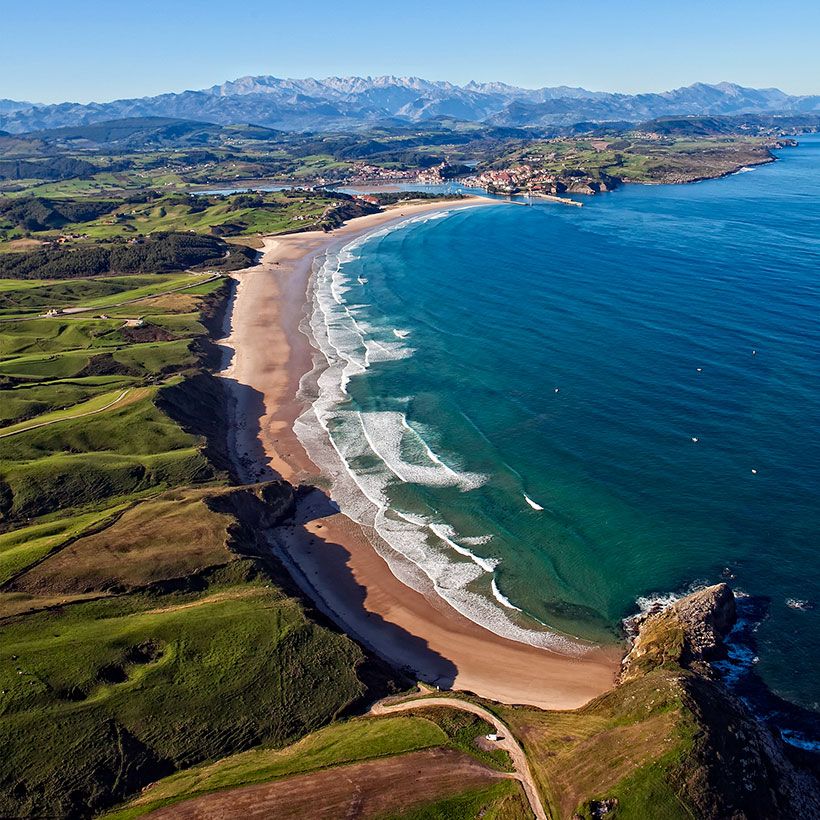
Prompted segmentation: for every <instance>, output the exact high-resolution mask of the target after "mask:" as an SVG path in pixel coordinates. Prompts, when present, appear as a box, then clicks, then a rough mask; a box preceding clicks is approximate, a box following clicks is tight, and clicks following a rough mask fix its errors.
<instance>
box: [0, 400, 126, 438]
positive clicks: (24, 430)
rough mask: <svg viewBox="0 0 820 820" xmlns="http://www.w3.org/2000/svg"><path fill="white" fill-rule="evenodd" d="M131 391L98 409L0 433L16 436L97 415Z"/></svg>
mask: <svg viewBox="0 0 820 820" xmlns="http://www.w3.org/2000/svg"><path fill="white" fill-rule="evenodd" d="M130 392H131V388H128V389H127V390H123V391H122V393H120V395H119V396H117V398H116V399H114V401H112V402H109V403H108V404H106V405H105V407H100V408H98V409H97V410H89V411H88V412H87V413H77V415H76V416H61V417H60V418H58V419H52V420H51V421H41V422H40V423H39V424H30V425H29V426H28V427H21V428H20V429H19V430H11V431H9V432H8V433H0V438H6V437H7V436H16V435H17V434H18V433H28V432H29V431H31V430H36V429H38V428H39V427H48V426H49V425H51V424H59V423H60V422H62V421H73V420H74V419H81V418H84V417H85V416H96V415H97V413H104V412H105V411H106V410H110V409H111V408H112V407H114V405H116V404H119V403H120V402H121V401H122V400H123V399H124V398H125V397H126V396H127V395H128V394H129V393H130Z"/></svg>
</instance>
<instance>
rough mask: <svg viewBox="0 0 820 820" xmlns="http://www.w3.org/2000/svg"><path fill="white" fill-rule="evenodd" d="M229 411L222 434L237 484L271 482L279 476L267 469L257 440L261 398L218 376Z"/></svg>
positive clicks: (266, 459)
mask: <svg viewBox="0 0 820 820" xmlns="http://www.w3.org/2000/svg"><path fill="white" fill-rule="evenodd" d="M218 378H219V380H220V381H221V382H222V386H223V389H224V390H225V395H226V397H227V400H228V401H229V402H231V403H232V405H233V407H232V411H231V413H230V416H231V417H230V419H229V422H228V425H229V426H228V429H227V430H226V431H225V435H226V437H227V438H228V447H229V449H230V450H231V451H232V452H233V453H234V461H235V464H234V469H233V472H234V473H235V474H236V475H235V477H236V478H237V480H238V483H240V484H244V483H251V484H252V483H254V482H257V481H274V480H275V479H279V478H281V477H282V476H280V475H279V473H278V472H277V471H276V470H274V469H273V468H272V467H271V466H270V458H269V457H268V455H267V453H266V452H265V448H264V446H263V445H262V441H261V439H260V435H259V434H260V432H261V420H262V418H263V417H264V415H265V401H264V395H263V394H262V393H261V392H260V391H259V390H255V389H254V388H253V387H250V386H249V385H247V384H242V383H241V382H238V381H237V380H236V379H233V378H230V377H228V376H219V377H218Z"/></svg>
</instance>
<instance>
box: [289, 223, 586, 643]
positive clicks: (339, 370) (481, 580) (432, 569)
mask: <svg viewBox="0 0 820 820" xmlns="http://www.w3.org/2000/svg"><path fill="white" fill-rule="evenodd" d="M445 215H446V214H441V215H437V216H435V217H433V216H431V215H426V216H425V217H424V218H423V219H417V220H414V221H427V220H428V219H430V218H443V216H445ZM408 222H409V221H408ZM404 224H407V223H402V225H404ZM395 229H396V228H395V227H393V228H391V229H390V230H395ZM387 232H389V231H388V230H384V231H381V232H379V233H381V235H384V234H386V233H387ZM373 236H374V235H372V234H371V235H369V236H368V237H363V238H361V239H359V240H356V242H355V243H351V244H350V245H349V246H347V247H346V248H343V249H342V250H341V251H339V252H338V253H336V254H330V253H329V254H327V256H326V257H325V259H323V260H321V262H320V263H318V262H317V264H316V265H315V266H314V276H313V278H312V280H311V291H310V294H311V301H312V305H313V310H312V313H311V315H310V317H309V318H308V319H307V320H306V321H305V322H303V323H302V325H301V326H300V327H301V328H302V330H303V331H304V332H305V333H306V334H307V335H308V337H309V338H310V340H311V343H312V344H313V346H314V347H315V348H316V349H317V351H318V354H319V355H318V356H316V357H314V364H315V366H314V369H313V370H312V371H311V373H309V374H306V375H305V376H304V377H303V379H302V382H301V385H300V395H301V397H302V398H304V399H305V400H307V401H308V402H309V406H308V407H307V409H306V410H305V411H304V412H303V413H302V415H301V416H300V417H299V418H298V419H297V421H296V422H295V424H294V431H295V432H296V434H297V436H298V437H299V439H300V441H301V442H302V443H303V445H304V447H305V449H306V451H307V453H308V455H309V456H310V458H311V459H312V460H313V461H314V462H315V463H316V464H317V465H319V466H320V468H321V469H322V471H323V473H324V474H325V475H327V476H328V477H329V478H330V480H331V485H332V491H331V494H332V497H333V499H334V500H335V501H336V503H337V504H338V505H339V507H340V508H341V509H342V510H343V512H344V513H345V514H346V515H347V516H348V517H350V518H351V519H352V520H354V521H357V522H358V523H359V524H361V525H362V527H363V532H364V533H365V534H366V535H367V536H368V538H370V540H371V542H372V543H373V546H374V548H375V549H376V551H377V552H378V553H379V554H380V555H381V556H382V557H383V558H384V559H385V561H386V562H387V564H388V566H389V567H390V569H391V571H392V572H393V574H394V575H395V576H396V577H397V578H398V579H399V580H400V581H402V582H403V583H405V584H406V585H408V586H410V587H412V588H413V589H416V590H418V591H419V592H422V593H423V594H429V592H430V590H431V588H432V591H433V592H435V593H436V594H437V595H438V596H440V597H441V598H442V599H443V600H445V601H446V602H447V603H449V604H450V606H452V607H453V608H454V609H455V610H456V611H457V612H460V613H461V614H462V615H464V616H465V617H467V618H468V619H470V620H471V621H473V622H474V623H476V624H479V625H481V626H483V627H484V628H486V629H489V630H490V631H492V632H495V633H496V634H498V635H502V636H504V637H506V638H508V639H510V640H514V641H518V642H521V643H525V644H530V645H532V646H536V647H541V648H545V649H549V650H551V651H555V652H559V653H562V654H566V655H570V656H579V655H582V654H584V653H585V652H586V651H587V649H588V647H587V645H585V644H583V643H580V642H577V641H575V640H572V639H571V638H569V637H567V636H564V635H561V634H558V633H555V632H552V631H549V630H548V629H547V628H545V629H543V630H542V629H537V628H528V627H526V626H523V625H522V624H521V623H519V622H518V621H516V620H513V619H512V618H511V617H510V615H509V614H508V612H509V610H510V609H511V608H512V609H517V608H516V607H514V605H511V606H507V605H506V604H503V605H502V606H499V603H501V601H500V600H499V599H498V598H497V597H496V596H495V591H494V590H493V588H492V579H491V583H490V584H487V575H488V574H489V573H492V571H493V569H494V568H495V566H496V564H495V561H494V559H489V558H482V557H481V556H479V555H476V554H475V553H473V552H472V551H471V550H468V549H467V547H466V546H464V544H467V543H470V544H471V545H472V546H476V545H479V544H482V543H486V542H487V540H488V537H487V536H478V537H473V538H472V540H470V539H467V538H463V539H462V538H460V539H458V541H456V540H455V539H454V538H453V537H452V536H453V535H454V533H450V532H449V531H447V530H440V531H439V532H438V533H436V530H435V529H433V526H435V525H434V523H433V522H430V521H427V520H426V519H425V518H424V517H422V516H418V515H412V514H409V513H403V512H399V511H397V510H395V509H393V508H391V506H390V500H389V494H390V486H391V485H392V484H394V483H395V481H396V480H399V481H403V482H408V481H412V482H420V483H425V484H428V485H433V486H456V487H459V488H460V489H461V490H463V491H468V490H471V489H475V488H476V487H478V486H480V485H481V484H482V483H484V481H485V480H486V476H483V475H480V474H477V473H471V472H467V471H458V470H455V469H453V467H451V466H450V465H448V464H446V463H445V461H444V460H443V459H442V458H441V457H440V456H439V455H438V454H436V453H435V452H434V451H433V449H432V448H431V447H430V446H429V445H428V444H427V442H426V440H425V439H424V437H423V436H422V435H421V434H420V433H419V431H418V430H416V429H414V428H413V427H412V426H411V425H410V424H409V423H408V421H407V418H406V416H405V415H404V414H403V413H400V412H397V411H373V412H360V411H355V410H353V409H352V407H351V402H350V399H349V397H348V395H347V385H348V383H349V380H350V378H351V377H352V376H353V375H355V374H357V373H362V372H364V371H366V370H367V368H368V367H369V366H370V364H371V362H373V361H375V360H376V359H377V358H381V357H382V356H389V357H391V358H398V357H401V356H405V355H409V353H408V351H407V348H404V347H403V346H402V345H401V343H400V342H396V341H392V342H389V341H388V340H387V339H386V338H384V336H382V335H381V334H382V333H384V334H385V335H386V334H389V332H390V331H389V329H384V330H383V331H382V330H381V329H379V328H376V327H371V326H370V325H369V324H368V323H367V322H366V321H365V320H364V317H362V315H361V314H362V311H363V308H362V306H358V305H357V306H353V305H346V304H345V302H344V297H345V293H346V290H345V288H346V287H347V286H348V283H349V279H348V277H347V276H346V274H345V273H344V272H343V271H340V270H339V269H340V267H341V266H342V265H343V264H344V263H345V261H349V260H351V259H353V258H354V256H353V250H354V249H355V248H357V247H360V246H361V245H362V244H364V242H365V241H369V239H372V238H373ZM336 297H339V298H338V299H337V298H336ZM354 314H355V318H354ZM368 342H370V344H369V345H368ZM374 342H375V344H374ZM374 457H375V458H376V460H377V463H376V464H373V459H374ZM354 465H355V467H354ZM440 526H444V525H440ZM442 533H443V534H444V535H446V536H447V538H448V539H449V542H448V541H445V540H444V539H443V538H442V537H441V535H442ZM459 542H461V543H459ZM453 549H454V550H455V551H456V552H457V553H458V554H460V555H463V556H464V557H466V558H469V559H470V560H469V561H467V562H465V561H462V560H455V559H454V558H453V557H452V553H450V552H449V550H453ZM488 587H489V588H488ZM496 589H497V588H496Z"/></svg>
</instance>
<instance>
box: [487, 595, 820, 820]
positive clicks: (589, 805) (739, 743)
mask: <svg viewBox="0 0 820 820" xmlns="http://www.w3.org/2000/svg"><path fill="white" fill-rule="evenodd" d="M734 620H735V599H734V595H733V594H732V591H731V589H730V588H729V587H728V586H727V585H726V584H718V585H716V586H712V587H708V588H707V589H703V590H700V591H698V592H695V593H693V594H692V595H689V596H687V597H685V598H683V599H681V600H680V601H678V602H677V603H675V604H673V605H672V606H669V607H668V608H666V609H665V610H663V611H661V612H656V613H653V614H650V615H647V616H643V617H642V618H640V623H639V625H638V632H637V634H636V636H635V639H634V642H633V646H632V649H631V651H630V652H629V654H628V655H627V657H626V659H625V661H624V665H623V670H622V674H621V678H620V681H619V683H618V685H617V686H615V687H614V689H612V690H611V691H609V692H606V693H605V694H603V695H601V696H600V697H599V698H596V699H595V700H593V701H591V702H590V703H588V704H587V705H586V706H584V707H582V708H581V709H577V710H574V711H571V712H541V711H538V710H534V709H530V708H525V707H503V708H500V710H499V711H500V713H501V714H502V715H503V717H504V718H505V719H506V720H507V721H508V724H509V725H510V728H511V729H512V731H513V732H514V733H515V735H516V737H518V738H519V739H520V741H521V743H522V745H523V746H524V749H525V751H526V753H527V756H528V758H529V760H530V765H531V767H532V770H533V774H534V776H535V779H536V781H537V782H538V786H539V790H540V792H541V794H542V797H543V799H544V802H545V803H546V805H547V807H548V814H549V815H550V816H551V817H554V818H558V819H560V820H598V818H601V817H606V818H607V820H619V818H624V820H625V819H626V818H641V820H643V818H646V820H655V819H656V818H658V819H659V820H660V819H662V820H691V818H693V817H694V818H699V820H718V818H720V820H723V818H731V819H732V820H775V819H776V818H797V817H801V818H802V817H820V785H818V781H817V779H816V777H815V774H814V773H813V771H812V770H811V768H810V767H811V765H812V762H811V760H809V759H808V758H807V757H806V756H805V755H804V754H802V753H801V752H800V751H799V750H797V749H793V748H791V747H787V746H786V745H785V744H784V743H783V742H782V741H781V740H780V739H779V737H775V736H774V735H773V734H772V732H771V731H770V730H769V729H768V728H767V727H766V726H765V725H764V724H763V723H762V722H760V721H759V720H757V719H756V718H755V716H754V715H753V714H752V713H751V712H750V710H749V709H748V708H747V706H746V705H745V704H744V703H743V702H741V701H740V700H739V699H737V698H735V697H734V696H733V695H732V694H731V693H730V692H729V691H728V690H727V689H726V688H725V687H724V685H723V683H722V681H721V680H720V678H719V677H718V675H717V673H716V672H715V671H714V670H713V669H712V668H711V666H710V662H711V661H712V660H714V659H718V658H721V657H723V656H724V655H725V653H726V645H725V643H724V639H725V636H726V635H727V634H728V632H729V630H730V629H731V627H732V624H733V623H734Z"/></svg>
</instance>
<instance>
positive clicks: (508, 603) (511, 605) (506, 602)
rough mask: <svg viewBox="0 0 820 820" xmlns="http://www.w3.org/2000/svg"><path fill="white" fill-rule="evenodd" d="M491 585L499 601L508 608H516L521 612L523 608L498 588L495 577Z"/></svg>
mask: <svg viewBox="0 0 820 820" xmlns="http://www.w3.org/2000/svg"><path fill="white" fill-rule="evenodd" d="M491 587H492V590H493V595H494V596H495V599H496V601H498V602H499V603H500V604H501V605H502V606H505V607H507V609H514V610H516V611H517V612H521V610H520V609H519V608H518V607H517V606H516V605H515V604H514V603H513V602H512V601H511V600H510V599H509V598H508V597H507V596H506V595H504V593H503V592H501V590H500V589H499V588H498V584H497V583H496V582H495V578H493V580H492V584H491Z"/></svg>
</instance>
